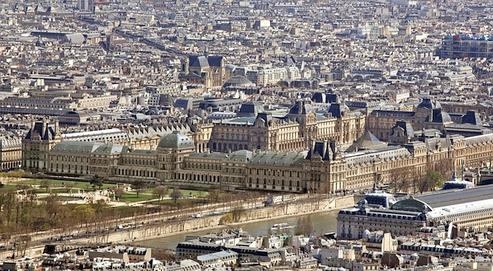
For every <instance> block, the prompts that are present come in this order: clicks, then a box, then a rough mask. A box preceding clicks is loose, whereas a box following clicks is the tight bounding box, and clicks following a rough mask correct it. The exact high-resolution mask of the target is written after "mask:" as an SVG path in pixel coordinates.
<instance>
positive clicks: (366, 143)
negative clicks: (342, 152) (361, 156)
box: [346, 130, 387, 152]
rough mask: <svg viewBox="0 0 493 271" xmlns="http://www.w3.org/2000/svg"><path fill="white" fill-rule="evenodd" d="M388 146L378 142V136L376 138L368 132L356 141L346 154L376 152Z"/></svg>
mask: <svg viewBox="0 0 493 271" xmlns="http://www.w3.org/2000/svg"><path fill="white" fill-rule="evenodd" d="M386 146H387V144H385V143H384V142H382V141H380V140H378V138H377V137H376V136H374V135H373V134H372V133H371V132H370V131H368V130H366V131H365V133H364V134H363V135H362V136H361V137H360V138H358V140H356V142H354V143H353V145H351V146H350V147H349V148H347V150H346V152H355V151H361V150H375V149H383V148H385V147H386Z"/></svg>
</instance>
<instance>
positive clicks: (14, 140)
mask: <svg viewBox="0 0 493 271" xmlns="http://www.w3.org/2000/svg"><path fill="white" fill-rule="evenodd" d="M21 166H22V139H21V138H20V137H17V136H2V137H0V170H10V169H18V168H20V167H21Z"/></svg>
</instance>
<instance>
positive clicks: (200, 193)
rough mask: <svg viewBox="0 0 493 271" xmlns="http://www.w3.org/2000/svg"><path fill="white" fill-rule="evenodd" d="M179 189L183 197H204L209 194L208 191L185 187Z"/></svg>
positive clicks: (170, 190)
mask: <svg viewBox="0 0 493 271" xmlns="http://www.w3.org/2000/svg"><path fill="white" fill-rule="evenodd" d="M172 191H173V190H172V189H169V191H168V195H169V193H171V192H172ZM180 191H181V194H182V195H183V196H184V197H195V198H206V197H207V196H208V195H209V192H207V191H198V190H187V189H180Z"/></svg>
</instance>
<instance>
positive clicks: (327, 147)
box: [306, 141, 336, 161]
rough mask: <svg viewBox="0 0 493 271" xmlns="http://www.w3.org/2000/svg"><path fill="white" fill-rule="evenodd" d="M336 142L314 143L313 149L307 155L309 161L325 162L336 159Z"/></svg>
mask: <svg viewBox="0 0 493 271" xmlns="http://www.w3.org/2000/svg"><path fill="white" fill-rule="evenodd" d="M335 147H336V146H335V142H329V141H316V142H313V145H312V147H311V148H310V150H309V151H308V153H307V155H306V159H307V160H312V159H317V158H319V159H322V160H323V161H330V160H333V159H334V154H335V153H336V149H335Z"/></svg>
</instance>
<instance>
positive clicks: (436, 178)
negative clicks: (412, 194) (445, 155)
mask: <svg viewBox="0 0 493 271" xmlns="http://www.w3.org/2000/svg"><path fill="white" fill-rule="evenodd" d="M426 179H427V180H428V186H429V188H431V189H434V188H436V187H442V186H443V183H444V182H445V177H444V176H443V175H442V174H441V173H440V172H438V171H429V172H428V174H426Z"/></svg>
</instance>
